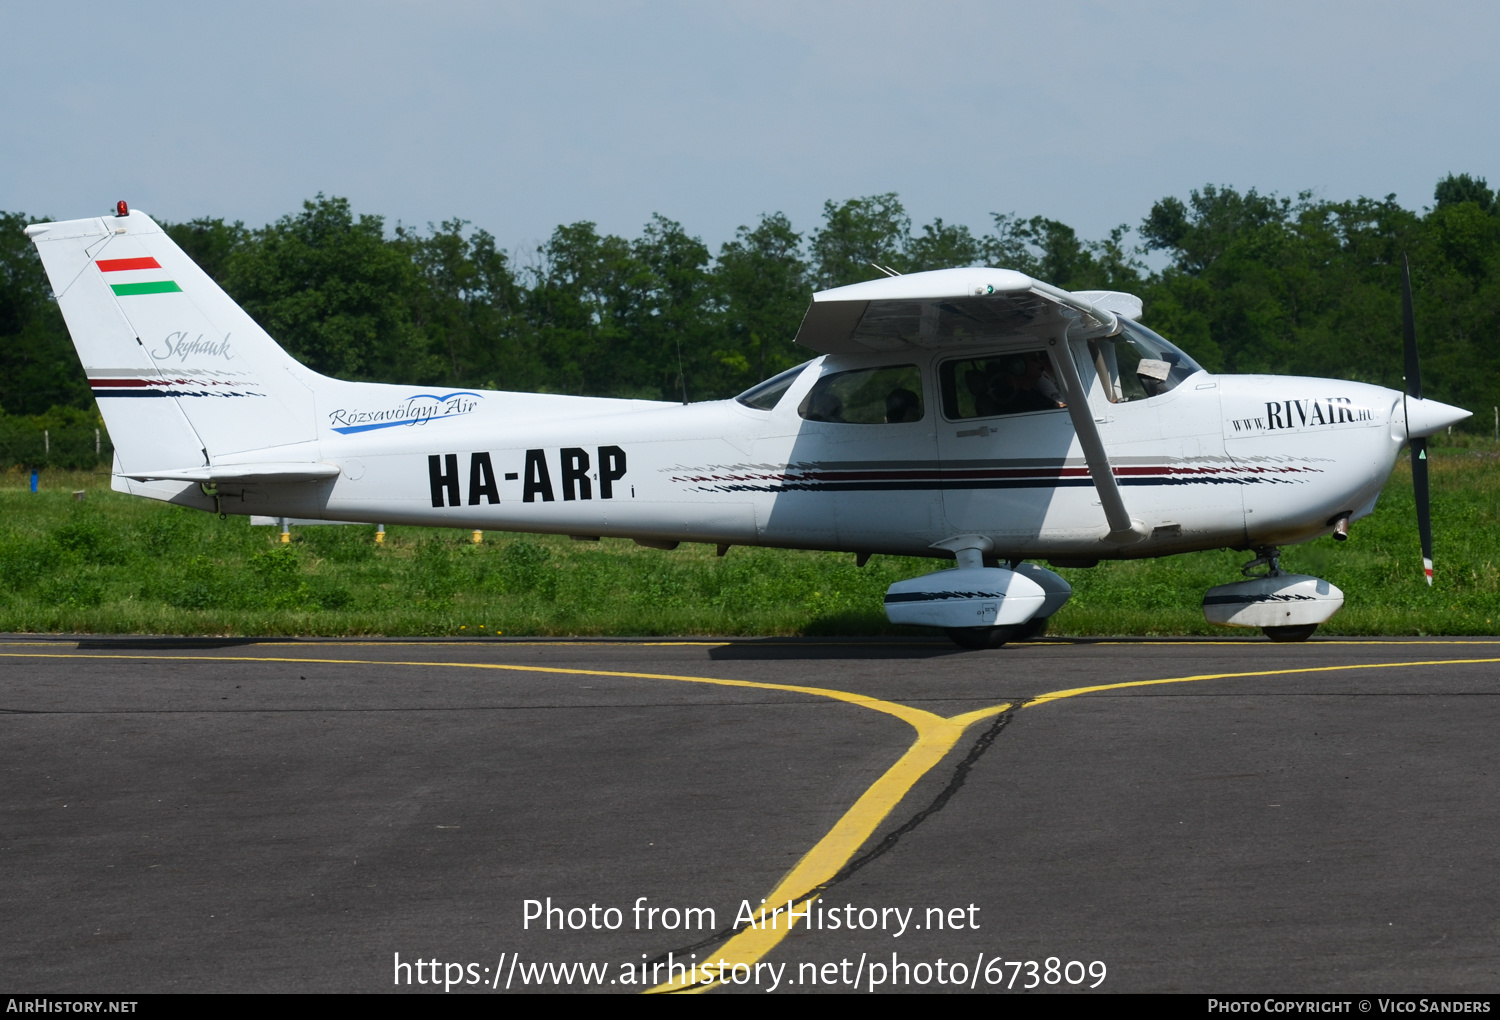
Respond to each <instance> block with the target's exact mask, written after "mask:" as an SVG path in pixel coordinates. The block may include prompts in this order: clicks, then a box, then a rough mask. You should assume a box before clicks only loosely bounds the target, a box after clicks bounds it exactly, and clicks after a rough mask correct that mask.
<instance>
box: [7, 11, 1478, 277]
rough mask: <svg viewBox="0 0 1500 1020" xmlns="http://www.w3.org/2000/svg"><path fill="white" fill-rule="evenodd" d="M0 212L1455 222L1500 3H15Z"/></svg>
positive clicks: (1080, 224)
mask: <svg viewBox="0 0 1500 1020" xmlns="http://www.w3.org/2000/svg"><path fill="white" fill-rule="evenodd" d="M0 39H4V40H5V42H6V45H5V55H4V59H3V60H0V142H3V150H0V209H5V210H9V211H24V212H27V213H31V214H34V215H35V214H44V213H45V214H48V215H51V216H56V217H69V218H71V217H77V216H82V215H90V214H94V213H99V212H103V211H105V210H106V209H108V208H109V207H110V206H111V205H112V204H113V203H114V201H115V200H116V199H117V198H122V197H123V198H126V199H128V200H129V201H130V202H131V204H132V205H133V206H136V207H139V208H142V209H145V210H146V211H148V212H150V213H152V214H154V215H157V216H159V217H162V218H165V219H172V220H183V219H189V218H192V217H196V216H222V217H226V218H228V219H242V220H244V221H245V222H246V223H248V224H251V225H259V224H262V223H265V222H267V221H269V220H271V219H274V218H276V217H278V216H280V215H283V214H285V213H288V212H291V211H294V210H296V209H297V208H299V207H300V203H301V202H302V200H304V199H306V198H309V197H311V196H312V195H314V194H315V193H317V192H319V191H322V192H324V193H327V194H329V195H343V196H347V197H348V198H349V199H350V200H351V201H352V202H353V204H354V207H355V209H356V210H358V211H363V212H374V213H381V214H383V215H385V216H386V217H387V220H388V222H390V223H394V222H395V221H397V220H401V221H404V222H406V223H414V224H426V223H427V222H429V221H437V220H442V219H446V218H450V217H455V216H457V217H463V218H465V219H468V220H471V221H473V222H474V223H475V224H477V225H478V226H481V227H484V228H485V229H487V230H489V231H490V232H491V233H493V234H494V235H495V236H496V238H497V239H498V240H499V242H500V243H501V245H503V246H505V247H508V248H511V249H525V248H527V247H530V246H533V245H535V244H536V243H538V242H539V241H541V240H542V239H544V238H545V237H546V236H547V235H548V234H550V233H551V231H552V228H553V227H554V226H556V225H557V224H559V223H564V222H573V221H576V220H593V221H595V222H597V223H598V224H599V226H600V228H601V229H603V230H607V231H611V232H617V233H624V234H626V235H628V236H634V235H635V234H636V233H637V232H638V231H639V229H640V227H641V225H642V223H644V222H645V220H646V219H647V218H648V217H649V216H650V215H651V214H652V213H653V212H660V213H662V214H664V215H666V216H669V217H671V218H673V219H676V220H679V221H681V222H682V223H683V225H684V226H685V227H686V228H687V229H688V230H689V231H690V232H692V233H695V234H698V235H700V236H702V237H703V238H704V239H705V240H706V241H708V242H709V243H710V244H711V245H713V246H715V247H717V245H718V244H719V243H721V242H722V241H724V240H725V239H727V238H728V237H730V236H732V235H733V233H734V230H735V228H736V227H737V226H738V225H740V224H744V223H752V222H754V221H755V220H756V219H757V218H758V216H759V215H760V214H761V213H763V212H773V211H777V210H781V211H784V212H786V213H787V214H788V215H789V216H790V217H791V218H792V220H793V223H794V224H795V225H797V226H798V227H799V228H800V229H803V230H808V229H811V228H813V227H815V226H816V225H817V223H818V222H819V215H820V212H821V208H822V204H823V202H824V200H825V199H830V198H832V199H837V200H842V199H845V198H849V197H853V196H857V195H867V194H873V193H877V192H883V191H896V192H899V193H900V195H901V198H902V200H903V201H904V202H905V203H906V206H907V209H908V211H909V212H910V213H911V214H912V216H913V219H914V220H916V221H917V222H918V223H922V222H926V221H928V220H930V219H932V218H933V217H935V216H941V217H943V218H944V219H946V220H948V221H949V222H963V223H967V224H969V225H970V226H971V227H974V228H976V229H980V228H983V227H985V226H986V225H987V224H988V221H989V214H990V213H991V212H997V211H998V212H1012V211H1013V212H1017V213H1020V214H1022V215H1024V216H1030V215H1034V214H1038V213H1040V214H1043V215H1046V216H1050V217H1054V218H1057V219H1060V220H1063V221H1064V222H1066V223H1069V224H1072V225H1073V226H1075V227H1076V228H1078V230H1079V231H1080V232H1081V233H1082V234H1084V235H1085V236H1087V237H1098V236H1101V235H1102V234H1104V233H1105V232H1106V231H1107V230H1108V229H1109V228H1110V227H1111V226H1113V225H1114V224H1117V223H1121V222H1128V223H1131V224H1132V225H1133V224H1136V223H1138V222H1139V221H1140V219H1141V218H1142V217H1143V216H1144V215H1145V214H1146V212H1147V211H1148V210H1149V209H1150V206H1151V203H1152V202H1153V201H1154V200H1156V199H1158V198H1160V197H1162V196H1164V195H1181V196H1186V194H1187V193H1188V191H1189V190H1191V189H1192V188H1195V187H1201V186H1202V185H1203V184H1205V183H1209V182H1212V183H1219V184H1230V185H1234V186H1237V187H1240V188H1248V187H1252V186H1253V187H1256V188H1259V189H1260V190H1261V191H1276V192H1280V193H1283V194H1295V193H1296V192H1298V191H1302V190H1308V189H1310V190H1313V191H1315V192H1316V193H1317V194H1319V195H1320V196H1324V197H1328V198H1334V199H1341V198H1350V197H1354V196H1356V195H1361V194H1363V195H1372V196H1383V195H1385V194H1388V193H1390V192H1395V193H1396V195H1397V198H1398V199H1399V200H1400V201H1401V202H1402V203H1403V204H1405V205H1407V206H1409V207H1420V206H1422V205H1426V204H1430V202H1431V200H1432V188H1433V185H1434V183H1435V182H1436V181H1437V179H1438V178H1439V177H1440V176H1442V175H1443V174H1445V173H1448V172H1450V171H1454V172H1469V173H1474V174H1480V175H1486V176H1488V177H1489V178H1490V179H1491V183H1500V161H1497V158H1496V157H1497V154H1500V153H1497V150H1500V130H1497V126H1496V119H1497V111H1496V103H1495V97H1496V93H1497V81H1500V74H1497V70H1500V69H1497V60H1496V56H1495V54H1496V52H1497V44H1500V4H1495V3H1493V2H1489V3H1482V2H1464V3H1450V4H1443V3H1432V2H1428V3H1424V4H1420V5H1419V4H1414V3H1410V2H1407V3H1400V4H1397V3H1379V2H1373V0H1361V2H1358V3H1317V2H1307V0H1303V2H1296V3H1285V4H1277V3H1270V2H1264V0H1260V2H1256V3H1253V4H1251V3H1229V2H1223V0H1217V2H1212V3H1129V4H1125V3H1114V4H1103V3H1081V2H1078V3H1060V2H1057V0H1050V2H1047V3H1037V2H1030V3H1014V4H1011V3H998V2H979V3H966V2H955V3H934V2H930V0H929V2H925V3H915V2H911V0H908V2H906V3H883V2H864V3H819V2H816V0H796V2H776V0H756V2H754V3H731V2H725V0H715V2H712V3H709V2H704V3H693V4H689V3H668V2H659V3H632V2H625V0H612V2H609V3H559V2H548V3H545V4H542V3H527V4H506V3H497V2H488V3H438V2H432V0H429V2H424V3H420V4H419V3H381V2H373V0H362V2H360V3H351V2H328V3H317V2H310V0H298V2H296V3H268V2H258V3H255V4H235V3H212V4H205V3H192V4H188V3H181V4H174V3H160V4H155V3H140V2H138V3H131V4H99V3H69V2H48V3H20V2H11V0H0Z"/></svg>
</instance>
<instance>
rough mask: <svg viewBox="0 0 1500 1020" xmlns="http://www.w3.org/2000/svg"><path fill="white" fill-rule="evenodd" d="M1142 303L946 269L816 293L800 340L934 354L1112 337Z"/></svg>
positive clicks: (838, 349) (841, 349)
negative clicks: (954, 348)
mask: <svg viewBox="0 0 1500 1020" xmlns="http://www.w3.org/2000/svg"><path fill="white" fill-rule="evenodd" d="M1140 315H1141V299H1140V298H1138V297H1136V296H1135V295H1133V294H1123V293H1120V292H1118V291H1103V290H1094V291H1078V292H1076V293H1070V292H1068V291H1065V290H1060V289H1059V288H1057V287H1053V286H1051V285H1049V284H1045V283H1042V282H1041V281H1039V280H1033V279H1032V278H1031V277H1029V276H1027V275H1026V274H1024V273H1018V272H1015V271H1014V270H1010V269H979V268H974V269H943V270H939V271H937V272H930V273H914V274H912V275H911V276H895V277H888V278H886V279H881V280H870V281H868V282H866V283H856V284H852V285H850V286H848V287H838V288H835V289H833V290H825V291H819V292H818V293H817V294H814V295H813V302H812V305H811V306H810V307H809V308H808V310H807V315H806V316H805V317H804V318H803V320H802V327H801V328H800V329H799V330H798V331H797V342H798V343H799V344H802V345H803V346H804V347H810V348H812V349H813V350H815V351H818V352H819V353H821V354H857V353H869V352H872V351H876V352H885V351H896V350H901V349H903V348H907V347H919V348H933V347H944V346H950V345H962V344H967V343H977V342H984V343H988V342H993V341H996V340H1004V339H1007V338H1015V339H1024V338H1027V337H1035V336H1038V335H1042V334H1045V333H1049V332H1050V333H1053V334H1057V333H1060V332H1062V331H1064V330H1066V331H1067V332H1068V334H1069V336H1070V337H1072V338H1073V339H1075V340H1078V339H1091V338H1095V337H1101V336H1111V335H1113V334H1114V333H1117V332H1119V329H1120V325H1119V319H1120V318H1126V319H1138V318H1140Z"/></svg>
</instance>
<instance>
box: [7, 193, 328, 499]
mask: <svg viewBox="0 0 1500 1020" xmlns="http://www.w3.org/2000/svg"><path fill="white" fill-rule="evenodd" d="M26 232H27V234H28V235H30V236H31V238H32V241H33V242H34V243H35V244H36V247H37V251H38V252H39V253H40V254H41V257H42V265H43V266H44V267H45V268H46V270H47V277H48V279H49V280H50V281H51V284H52V290H53V293H55V294H56V295H57V300H58V304H59V306H60V307H61V309H62V313H63V318H64V320H65V321H66V322H67V324H68V332H69V333H70V334H71V335H72V337H73V345H74V346H75V347H76V348H77V350H78V356H79V358H80V359H82V361H83V367H84V371H85V372H86V373H87V374H88V379H89V386H90V388H91V389H92V390H93V392H94V396H95V397H96V398H98V401H99V410H100V412H101V413H102V414H103V415H104V420H105V424H106V425H107V426H108V427H109V433H110V438H111V439H112V440H113V441H114V444H115V450H116V456H117V461H118V462H117V470H118V471H120V472H121V473H126V474H133V473H138V472H144V471H152V470H158V469H171V468H190V467H197V466H201V465H204V464H207V463H209V462H210V461H211V460H213V459H217V458H219V457H223V456H226V455H229V454H236V453H244V452H246V451H250V450H260V449H266V448H273V447H280V448H283V449H282V450H281V451H280V452H279V454H278V459H280V458H281V457H285V458H287V459H300V458H299V454H298V453H295V452H294V451H291V450H287V449H285V448H287V447H293V446H296V445H298V444H303V443H312V442H314V441H315V439H316V434H317V426H316V417H315V415H316V408H315V404H314V398H313V385H314V383H315V382H316V380H318V379H319V378H321V377H319V376H318V375H317V374H316V373H314V372H311V371H310V370H308V369H307V368H305V367H303V366H302V365H300V364H298V363H297V362H296V361H294V360H293V359H292V358H291V357H290V356H289V355H287V353H286V352H285V351H283V350H282V349H281V347H280V346H278V345H277V343H276V342H275V341H274V340H272V339H271V337H270V336H269V335H267V334H266V332H265V330H263V329H261V328H260V326H258V325H257V324H256V323H255V321H254V320H253V319H251V318H250V316H249V315H247V314H246V313H245V311H244V310H243V309H241V308H240V307H239V306H238V305H236V304H235V303H234V301H233V300H231V299H230V297H229V295H227V294H225V293H224V291H223V290H222V289H220V287H219V285H218V284H216V283H214V281H213V280H212V279H210V278H209V276H208V275H207V274H206V273H204V272H203V270H201V269H199V268H198V266H197V265H196V264H195V263H194V262H193V260H192V259H190V258H188V256H187V255H186V254H185V253H184V252H183V251H182V249H181V248H179V247H177V245H176V243H174V242H173V241H172V239H171V238H170V237H168V236H167V235H166V233H164V232H163V231H162V229H161V228H160V227H159V226H157V225H156V223H154V222H153V221H152V220H151V218H150V217H149V216H146V215H145V214H144V213H141V212H130V213H128V214H127V215H125V216H105V217H98V218H94V219H86V220H70V221H67V222H59V223H47V224H35V225H33V226H31V227H28V228H27V231H26Z"/></svg>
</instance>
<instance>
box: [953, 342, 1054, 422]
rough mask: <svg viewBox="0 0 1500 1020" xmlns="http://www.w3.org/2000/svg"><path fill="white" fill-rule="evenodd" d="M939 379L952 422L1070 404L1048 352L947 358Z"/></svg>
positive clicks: (1048, 408) (1018, 352)
mask: <svg viewBox="0 0 1500 1020" xmlns="http://www.w3.org/2000/svg"><path fill="white" fill-rule="evenodd" d="M938 379H939V385H940V386H941V388H942V392H943V413H944V414H945V415H947V416H948V419H949V420H950V421H961V420H963V419H965V418H993V417H996V416H999V415H1002V414H1024V413H1026V412H1027V411H1052V410H1056V409H1057V408H1060V407H1067V406H1068V405H1067V404H1066V403H1065V402H1064V401H1063V397H1062V393H1061V391H1060V390H1059V387H1058V385H1057V381H1056V380H1054V379H1053V378H1052V363H1051V362H1050V361H1048V360H1047V352H1046V351H1010V352H1007V353H1005V354H987V355H985V356H984V357H981V358H969V359H967V360H964V361H945V362H943V364H942V366H941V367H940V368H939V369H938Z"/></svg>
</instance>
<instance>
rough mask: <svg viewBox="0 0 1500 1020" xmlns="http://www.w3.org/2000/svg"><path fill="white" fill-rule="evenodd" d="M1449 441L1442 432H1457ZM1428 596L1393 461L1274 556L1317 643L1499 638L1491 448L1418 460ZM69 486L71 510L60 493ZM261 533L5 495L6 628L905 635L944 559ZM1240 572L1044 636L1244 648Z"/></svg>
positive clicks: (1497, 470) (106, 504) (0, 543)
mask: <svg viewBox="0 0 1500 1020" xmlns="http://www.w3.org/2000/svg"><path fill="white" fill-rule="evenodd" d="M1455 438H1458V437H1455ZM1432 478H1433V489H1434V492H1433V527H1434V531H1435V536H1436V560H1437V583H1436V585H1435V586H1434V587H1432V588H1430V589H1429V588H1428V587H1427V586H1426V585H1425V584H1423V583H1422V579H1421V556H1420V552H1419V550H1418V547H1417V537H1416V523H1415V511H1414V507H1413V501H1412V494H1411V480H1410V473H1409V470H1408V468H1407V467H1406V465H1405V462H1403V464H1402V466H1401V467H1399V468H1398V469H1397V472H1396V475H1395V476H1394V477H1393V478H1392V479H1391V482H1390V484H1389V485H1388V486H1387V488H1386V492H1385V495H1384V496H1382V498H1381V502H1380V506H1379V509H1377V511H1376V512H1375V513H1374V514H1373V515H1371V516H1370V517H1368V518H1366V519H1365V520H1363V521H1359V522H1357V523H1356V524H1355V525H1354V527H1353V530H1352V532H1351V537H1350V540H1349V541H1348V542H1346V543H1342V544H1336V543H1334V542H1333V541H1332V540H1330V539H1322V540H1319V541H1317V542H1313V543H1309V544H1307V545H1302V546H1296V547H1293V548H1289V549H1287V550H1285V551H1284V553H1283V557H1282V565H1283V567H1284V568H1286V569H1288V570H1292V571H1298V572H1302V573H1310V574H1316V575H1318V576H1321V577H1326V578H1328V579H1329V580H1330V581H1332V582H1333V583H1334V584H1336V585H1338V586H1339V587H1340V588H1342V589H1343V590H1344V593H1345V596H1346V598H1347V602H1346V605H1345V608H1344V610H1343V611H1342V612H1341V613H1339V615H1337V616H1335V617H1334V618H1333V620H1332V621H1330V622H1329V623H1328V624H1326V625H1324V627H1323V630H1322V631H1321V633H1324V634H1330V633H1331V634H1493V633H1496V632H1497V630H1500V627H1497V623H1500V451H1497V449H1496V447H1495V445H1494V444H1493V443H1487V442H1478V441H1473V442H1470V443H1469V445H1467V446H1444V447H1441V448H1438V449H1436V450H1434V457H1433V461H1432ZM78 489H84V490H86V491H87V496H86V498H85V499H84V500H83V501H81V502H80V501H76V500H74V499H73V498H72V496H71V495H70V493H71V492H72V491H73V490H78ZM293 530H294V540H293V542H292V543H291V544H290V545H282V544H280V542H279V537H280V536H279V534H278V531H277V529H275V528H263V527H262V528H253V527H251V526H250V524H249V522H248V519H246V518H243V517H231V518H229V519H228V520H224V521H220V520H219V519H218V518H216V517H214V516H212V515H209V514H205V513H200V512H197V511H191V510H181V509H177V508H174V507H168V506H165V505H163V504H160V503H156V502H154V501H151V500H143V499H134V498H131V497H128V496H123V495H121V494H118V493H114V492H111V491H110V490H109V489H108V478H107V477H106V476H101V475H89V474H83V473H67V472H53V473H47V474H44V476H43V479H42V489H41V491H40V492H38V493H36V494H34V495H33V494H32V493H30V492H29V491H28V490H27V478H26V476H25V475H23V474H21V473H20V472H16V471H13V472H11V473H9V474H7V475H5V476H3V482H0V631H10V632H18V631H19V632H64V633H158V634H162V633H166V634H223V635H361V634H388V635H487V634H497V633H503V634H506V635H527V634H537V635H542V634H546V635H566V634H573V635H611V634H613V635H625V634H630V635H673V634H716V635H726V634H736V635H784V634H876V633H907V634H910V633H914V632H913V631H912V630H911V629H909V628H897V627H892V626H891V625H890V624H888V623H887V622H886V620H885V614H884V612H883V611H882V608H881V596H882V595H883V594H884V592H885V589H886V587H887V586H888V585H889V584H890V583H891V582H893V581H896V580H900V579H901V578H904V577H911V576H914V575H916V574H920V573H925V572H927V571H929V570H933V569H937V568H939V567H941V566H942V565H943V564H942V563H941V562H940V561H935V560H925V559H905V558H900V557H890V556H877V557H875V558H874V559H872V560H871V561H870V562H869V564H868V565H867V566H865V567H864V568H863V569H860V568H857V567H856V566H855V565H854V557H853V556H851V555H848V554H837V553H807V552H789V551H781V550H766V549H750V548H735V549H733V550H731V551H730V553H729V554H728V555H727V556H726V557H724V558H722V559H720V558H718V557H716V556H715V555H714V550H713V547H711V546H703V545H684V546H682V547H681V548H679V549H677V550H675V551H673V552H663V551H660V550H653V549H643V548H640V547H638V546H636V545H635V544H634V543H631V542H629V541H625V540H614V539H605V540H604V541H602V542H597V543H594V542H574V541H571V540H569V539H565V538H553V537H533V536H519V535H506V534H501V533H498V532H488V533H486V535H485V540H484V542H483V543H482V544H480V545H474V544H473V543H472V542H470V541H469V533H468V532H456V531H448V530H443V529H429V528H405V527H402V528H392V529H391V530H390V531H389V533H388V535H387V540H386V543H385V545H384V546H377V545H376V544H375V542H374V531H375V529H374V527H372V526H369V527H367V526H348V527H304V528H295V529H293ZM1249 558H1250V554H1248V553H1243V552H1231V551H1217V552H1204V553H1194V554H1190V555H1184V556H1174V557H1170V558H1167V559H1161V560H1146V561H1136V562H1119V563H1103V564H1101V565H1100V566H1098V567H1096V568H1093V569H1091V570H1071V569H1063V570H1060V571H1059V572H1060V573H1062V574H1063V575H1064V576H1066V577H1067V578H1068V580H1069V581H1070V582H1071V583H1072V584H1073V586H1074V596H1073V599H1072V601H1071V602H1069V603H1068V605H1067V606H1066V607H1065V608H1064V609H1063V610H1062V611H1060V612H1059V613H1058V614H1057V616H1056V617H1055V618H1054V621H1053V629H1052V632H1053V633H1059V634H1075V635H1084V634H1235V633H1239V634H1243V633H1245V632H1244V631H1234V630H1229V629H1225V628H1220V627H1215V626H1212V625H1210V624H1208V623H1206V622H1205V621H1204V619H1203V614H1202V612H1201V610H1200V609H1199V603H1200V600H1201V599H1202V596H1203V592H1204V590H1205V589H1207V588H1209V587H1211V586H1213V585H1216V584H1223V583H1225V582H1226V581H1231V580H1235V579H1237V578H1238V577H1239V566H1240V564H1241V563H1243V562H1245V561H1246V560H1247V559H1249Z"/></svg>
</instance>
